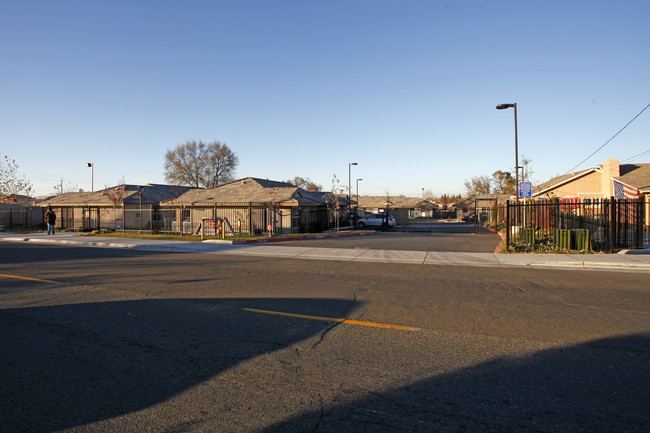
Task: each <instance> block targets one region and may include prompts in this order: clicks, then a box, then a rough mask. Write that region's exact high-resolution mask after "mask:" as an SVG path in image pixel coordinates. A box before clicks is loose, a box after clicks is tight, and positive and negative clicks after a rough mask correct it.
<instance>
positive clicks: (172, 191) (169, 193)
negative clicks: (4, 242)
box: [36, 183, 195, 206]
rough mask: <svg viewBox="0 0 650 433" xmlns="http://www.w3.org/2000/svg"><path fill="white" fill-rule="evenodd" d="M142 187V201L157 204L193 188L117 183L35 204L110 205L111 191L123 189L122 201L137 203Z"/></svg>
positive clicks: (68, 193)
mask: <svg viewBox="0 0 650 433" xmlns="http://www.w3.org/2000/svg"><path fill="white" fill-rule="evenodd" d="M141 187H142V203H143V204H158V203H160V202H161V201H163V200H167V199H170V198H172V197H176V196H178V195H180V194H183V193H184V192H186V191H188V190H192V189H195V188H193V187H189V186H178V185H160V184H151V183H148V184H146V185H129V184H125V185H118V186H114V187H111V188H106V189H103V190H101V191H94V192H66V193H63V194H59V195H57V196H53V197H47V198H45V199H43V200H39V201H37V202H36V204H39V205H42V206H47V205H52V206H112V205H113V201H112V200H111V198H110V195H111V193H113V194H115V193H116V191H119V190H120V189H124V198H123V200H124V203H136V202H137V203H139V202H140V189H139V188H141Z"/></svg>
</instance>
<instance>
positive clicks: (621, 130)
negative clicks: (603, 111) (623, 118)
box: [564, 104, 650, 174]
mask: <svg viewBox="0 0 650 433" xmlns="http://www.w3.org/2000/svg"><path fill="white" fill-rule="evenodd" d="M648 107H650V104H648V105H646V106H645V108H644V109H643V110H641V111H640V112H639V114H637V115H636V116H634V118H633V119H632V120H630V121H629V122H627V124H626V125H625V126H624V127H622V128H621V129H620V130H619V131H618V132H617V133H616V134H614V136H613V137H612V138H610V139H609V140H607V141H606V142H605V144H603V145H602V146H600V147H599V148H598V149H596V150H595V151H594V152H593V153H592V154H591V155H589V156H588V157H586V158H585V159H583V160H582V161H580V163H579V164H577V165H576V166H575V167H573V168H572V169H571V170H569V171H567V172H566V173H564V174H569V173H571V172H572V171H573V170H575V169H576V168H578V167H580V166H581V165H582V164H583V163H584V162H585V161H587V160H588V159H589V158H591V157H592V156H594V155H595V154H596V153H598V151H599V150H600V149H602V148H603V147H605V146H607V145H608V144H609V142H610V141H612V140H613V139H614V138H616V136H617V135H618V134H620V133H621V132H623V130H624V129H625V128H627V127H628V126H629V125H630V123H632V122H634V121H635V120H636V118H637V117H639V116H640V115H641V114H642V113H643V112H644V111H645V110H646V109H647V108H648Z"/></svg>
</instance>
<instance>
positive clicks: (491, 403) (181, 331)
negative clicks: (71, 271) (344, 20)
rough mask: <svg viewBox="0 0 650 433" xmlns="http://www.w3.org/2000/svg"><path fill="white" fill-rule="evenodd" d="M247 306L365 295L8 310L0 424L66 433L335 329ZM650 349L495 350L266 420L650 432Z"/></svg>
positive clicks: (313, 309)
mask: <svg viewBox="0 0 650 433" xmlns="http://www.w3.org/2000/svg"><path fill="white" fill-rule="evenodd" d="M244 308H256V309H264V310H275V311H282V312H288V313H302V314H310V315H318V316H324V317H342V316H343V315H345V314H346V313H348V312H351V311H352V310H353V309H354V308H363V304H362V303H361V302H358V301H357V302H354V303H352V302H351V301H350V300H342V299H329V300H323V299H279V298H269V299H258V298H255V299H152V300H137V301H116V302H101V303H80V304H73V305H58V306H43V307H31V308H30V307H27V308H20V309H4V310H0V330H1V331H0V332H1V337H2V338H1V340H0V341H1V342H0V349H1V350H0V365H1V366H2V369H1V371H0V390H1V393H0V426H2V427H1V428H0V430H2V431H7V432H22V431H29V432H50V431H59V430H64V429H68V428H73V427H77V426H82V425H85V424H90V423H94V422H99V421H102V420H107V419H111V418H115V417H120V416H125V415H129V414H132V413H134V412H137V411H139V410H141V409H145V408H149V407H152V406H154V405H157V404H161V403H164V402H165V401H167V400H169V399H170V398H172V397H174V396H175V395H177V394H179V393H181V392H183V391H185V390H188V389H189V388H191V387H194V386H196V385H199V384H201V383H202V382H204V381H207V380H208V379H211V378H213V377H215V376H218V375H219V373H220V372H223V371H225V370H226V369H229V368H231V367H233V366H235V365H237V364H238V363H241V362H243V361H245V360H249V359H252V358H254V357H257V356H260V355H263V354H268V353H272V352H275V351H278V350H282V349H284V348H286V347H292V346H293V345H294V344H296V343H297V342H299V341H302V340H305V339H308V338H310V337H313V336H315V335H319V334H320V333H323V332H325V331H327V330H329V329H331V327H332V326H333V323H332V322H327V321H320V320H306V319H305V318H296V317H287V316H280V315H273V314H260V313H256V312H251V311H247V310H245V309H244ZM649 354H650V335H645V334H644V335H635V336H625V337H620V338H610V339H602V340H594V341H590V342H588V343H584V344H581V345H577V346H571V347H562V348H557V349H552V350H543V351H540V352H538V353H536V354H534V355H532V356H529V357H524V358H501V359H493V360H489V361H486V362H484V363H481V364H478V365H475V366H473V367H470V368H466V369H461V370H458V371H455V372H453V373H447V374H442V375H437V376H432V377H430V378H428V379H426V380H423V381H420V382H415V383H412V384H408V385H405V386H403V387H400V388H396V389H389V390H373V389H369V390H368V395H371V397H368V398H365V399H353V398H352V397H349V396H338V397H339V400H338V401H340V399H343V398H350V400H351V401H350V402H349V403H347V404H336V405H335V404H327V403H326V404H324V406H323V407H322V409H321V410H319V411H312V412H306V413H303V414H302V415H300V416H297V417H295V418H293V419H291V420H289V421H287V422H284V423H281V424H277V425H274V426H269V427H268V428H266V430H264V431H266V432H269V433H274V432H303V431H310V432H311V431H314V432H351V431H390V432H402V431H404V432H406V431H409V432H431V431H435V432H438V431H442V432H445V431H454V432H455V431H464V432H483V431H516V432H540V431H543V432H568V431H571V432H596V431H620V432H623V431H625V432H647V431H649V430H650V359H649V358H650V355H649ZM432 356H435V355H434V354H432ZM252 404H253V403H252ZM170 431H172V430H170ZM173 431H176V430H173Z"/></svg>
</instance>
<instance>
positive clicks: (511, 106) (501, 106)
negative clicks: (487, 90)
mask: <svg viewBox="0 0 650 433" xmlns="http://www.w3.org/2000/svg"><path fill="white" fill-rule="evenodd" d="M514 106H515V104H499V105H497V110H505V109H506V108H513V107H514Z"/></svg>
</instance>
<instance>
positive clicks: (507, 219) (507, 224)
mask: <svg viewBox="0 0 650 433" xmlns="http://www.w3.org/2000/svg"><path fill="white" fill-rule="evenodd" d="M509 249H510V200H506V250H509Z"/></svg>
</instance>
